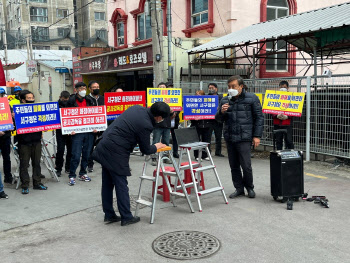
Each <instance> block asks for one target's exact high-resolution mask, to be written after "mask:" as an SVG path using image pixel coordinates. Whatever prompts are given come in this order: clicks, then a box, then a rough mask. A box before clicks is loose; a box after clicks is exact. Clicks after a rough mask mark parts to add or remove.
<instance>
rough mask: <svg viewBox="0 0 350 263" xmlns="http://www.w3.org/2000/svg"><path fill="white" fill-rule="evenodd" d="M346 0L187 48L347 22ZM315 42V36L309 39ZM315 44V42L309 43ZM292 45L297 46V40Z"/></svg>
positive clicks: (210, 47)
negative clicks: (342, 2)
mask: <svg viewBox="0 0 350 263" xmlns="http://www.w3.org/2000/svg"><path fill="white" fill-rule="evenodd" d="M349 14H350V2H348V3H344V4H339V5H334V6H329V7H325V8H320V9H316V10H312V11H308V12H304V13H299V14H295V15H291V16H285V17H282V18H279V19H276V20H270V21H267V22H263V23H259V24H254V25H251V26H249V27H246V28H243V29H241V30H239V31H235V32H233V33H231V34H228V35H226V36H223V37H220V38H217V39H215V40H213V41H211V42H208V43H206V44H203V45H200V46H198V47H195V48H193V49H191V50H188V51H187V52H189V53H197V52H202V51H207V50H216V49H221V48H225V47H232V46H235V45H239V44H243V43H247V42H257V41H260V40H262V39H277V38H281V37H286V36H293V35H300V34H306V33H310V32H315V31H320V30H327V29H333V28H339V27H343V26H349V25H350V15H349ZM313 42H315V40H314V41H313ZM313 44H314V45H316V43H313ZM293 45H296V46H297V42H296V43H294V42H293Z"/></svg>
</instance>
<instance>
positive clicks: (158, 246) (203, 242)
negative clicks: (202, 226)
mask: <svg viewBox="0 0 350 263" xmlns="http://www.w3.org/2000/svg"><path fill="white" fill-rule="evenodd" d="M152 247H153V250H154V251H155V252H156V253H158V254H159V255H161V256H163V257H167V258H172V259H180V260H184V259H198V258H203V257H208V256H211V255H213V254H214V253H216V252H217V251H218V250H219V249H220V241H219V240H218V239H217V238H216V237H214V236H212V235H209V234H207V233H203V232H197V231H176V232H171V233H167V234H164V235H161V236H160V237H158V238H156V239H155V240H154V241H153V244H152Z"/></svg>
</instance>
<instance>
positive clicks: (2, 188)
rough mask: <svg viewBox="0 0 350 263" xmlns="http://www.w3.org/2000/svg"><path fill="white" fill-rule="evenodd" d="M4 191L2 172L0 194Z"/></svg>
mask: <svg viewBox="0 0 350 263" xmlns="http://www.w3.org/2000/svg"><path fill="white" fill-rule="evenodd" d="M3 191H4V185H3V184H2V178H1V172H0V193H1V192H3Z"/></svg>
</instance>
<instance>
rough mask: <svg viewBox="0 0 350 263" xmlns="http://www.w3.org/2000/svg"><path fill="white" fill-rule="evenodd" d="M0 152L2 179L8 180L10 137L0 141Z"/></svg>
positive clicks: (9, 175)
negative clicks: (0, 156)
mask: <svg viewBox="0 0 350 263" xmlns="http://www.w3.org/2000/svg"><path fill="white" fill-rule="evenodd" d="M0 151H1V155H2V161H3V165H4V178H5V179H10V178H11V177H12V175H11V157H10V153H11V137H8V138H6V139H3V140H1V141H0Z"/></svg>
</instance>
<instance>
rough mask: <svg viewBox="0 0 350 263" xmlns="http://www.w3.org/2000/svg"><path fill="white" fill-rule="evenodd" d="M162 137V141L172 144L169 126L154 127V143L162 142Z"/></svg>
mask: <svg viewBox="0 0 350 263" xmlns="http://www.w3.org/2000/svg"><path fill="white" fill-rule="evenodd" d="M160 137H162V143H164V144H166V145H168V146H169V144H170V129H169V128H154V130H153V144H155V143H158V142H160Z"/></svg>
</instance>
